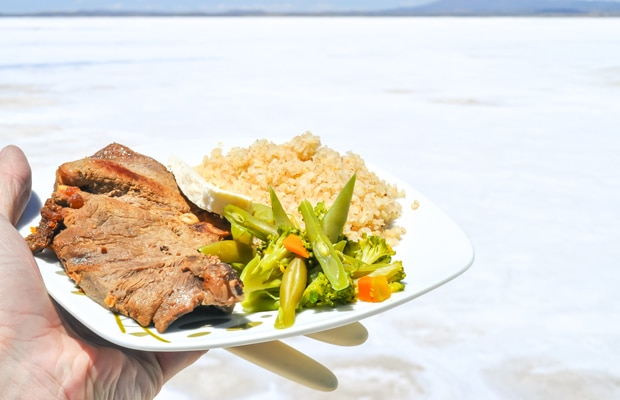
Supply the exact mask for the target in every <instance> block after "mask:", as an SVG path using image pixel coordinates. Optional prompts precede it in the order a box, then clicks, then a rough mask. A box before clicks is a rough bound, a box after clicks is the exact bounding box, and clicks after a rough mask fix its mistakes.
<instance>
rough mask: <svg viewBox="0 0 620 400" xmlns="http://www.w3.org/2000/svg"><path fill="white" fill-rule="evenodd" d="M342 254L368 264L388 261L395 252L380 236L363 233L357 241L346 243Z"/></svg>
mask: <svg viewBox="0 0 620 400" xmlns="http://www.w3.org/2000/svg"><path fill="white" fill-rule="evenodd" d="M344 254H345V255H347V256H350V257H353V258H354V259H356V260H358V261H360V262H361V263H363V264H369V265H370V264H376V263H389V262H390V261H391V260H392V256H393V255H394V254H396V252H395V251H394V250H393V249H392V247H391V246H390V245H389V244H388V243H387V242H386V241H385V239H384V238H382V237H381V236H377V235H366V234H364V235H363V236H362V238H361V239H360V240H359V241H357V242H354V241H350V242H349V243H347V246H346V247H345V249H344Z"/></svg>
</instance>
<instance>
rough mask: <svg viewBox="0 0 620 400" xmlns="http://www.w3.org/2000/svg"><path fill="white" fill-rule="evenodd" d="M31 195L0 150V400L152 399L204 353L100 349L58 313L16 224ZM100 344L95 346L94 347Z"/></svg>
mask: <svg viewBox="0 0 620 400" xmlns="http://www.w3.org/2000/svg"><path fill="white" fill-rule="evenodd" d="M30 193H31V171H30V166H29V164H28V161H27V160H26V157H25V156H24V153H23V152H22V151H21V150H20V149H19V148H17V147H15V146H7V147H5V148H3V149H2V150H0V371H1V373H0V387H1V388H2V389H1V390H2V395H1V396H0V397H2V398H25V399H26V398H27V399H42V398H44V399H51V398H53V399H73V398H75V399H92V398H94V399H152V398H153V397H154V396H155V395H156V394H157V393H158V392H159V390H160V389H161V387H162V385H163V384H164V383H165V382H166V381H167V380H169V379H170V378H171V377H172V376H173V375H175V374H176V373H178V372H179V371H181V370H182V369H183V368H185V367H187V366H188V365H190V364H192V363H193V362H194V361H196V360H197V359H198V358H199V357H200V356H201V355H203V354H204V352H178V353H151V352H139V351H132V350H127V349H122V348H117V347H114V346H113V345H110V344H103V345H102V344H101V343H102V341H101V340H100V339H92V338H91V339H90V340H89V338H88V337H87V336H86V335H81V334H80V333H78V331H80V332H82V331H85V330H84V329H80V327H79V326H77V325H76V322H75V321H72V322H71V321H70V319H69V317H67V316H66V315H65V314H64V313H63V312H62V311H61V310H59V309H57V307H56V305H55V304H54V302H53V301H52V300H51V299H50V297H49V296H48V294H47V292H46V290H45V286H44V284H43V281H42V279H41V275H40V273H39V270H38V268H37V265H36V263H35V260H34V257H33V256H32V254H31V252H30V250H29V248H28V246H27V245H26V242H25V240H24V238H23V237H22V236H21V235H20V234H19V232H18V231H17V230H16V229H15V227H14V225H15V224H16V223H17V221H18V220H19V217H20V216H21V214H22V212H23V211H24V209H25V207H26V204H27V202H28V199H29V198H30ZM95 343H99V344H95Z"/></svg>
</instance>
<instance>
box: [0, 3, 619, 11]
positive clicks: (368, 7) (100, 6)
mask: <svg viewBox="0 0 620 400" xmlns="http://www.w3.org/2000/svg"><path fill="white" fill-rule="evenodd" d="M433 1H436V0H306V1H295V0H288V1H287V0H228V1H222V0H174V1H173V0H169V1H166V0H0V13H30V12H41V11H78V10H80V11H89V10H91V11H92V10H108V11H109V10H116V11H172V12H187V11H200V12H223V11H228V10H231V9H232V10H264V11H273V12H295V11H297V12H313V11H376V10H385V9H392V8H399V7H410V6H417V5H422V4H425V3H432V2H433ZM495 1H496V0H477V1H475V2H473V3H471V4H479V3H482V4H495ZM504 1H506V0H504ZM526 1H528V0H514V3H519V2H526ZM529 1H530V2H531V1H533V0H529ZM585 1H587V0H585ZM607 1H613V2H619V1H620V0H607ZM461 2H462V3H463V4H468V2H467V1H466V0H461ZM544 2H547V3H548V2H556V3H567V2H570V0H547V1H544ZM544 2H543V1H542V0H541V3H544ZM468 5H470V4H468Z"/></svg>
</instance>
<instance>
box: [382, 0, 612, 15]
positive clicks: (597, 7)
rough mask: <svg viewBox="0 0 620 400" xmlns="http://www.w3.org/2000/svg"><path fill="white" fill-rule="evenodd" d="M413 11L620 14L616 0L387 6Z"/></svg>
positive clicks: (455, 0)
mask: <svg viewBox="0 0 620 400" xmlns="http://www.w3.org/2000/svg"><path fill="white" fill-rule="evenodd" d="M386 12H391V13H394V14H410V15H460V16H473V15H620V3H617V2H613V1H544V0H492V1H488V0H439V1H436V2H433V3H429V4H425V5H420V6H417V7H407V8H398V9H394V10H387V11H386Z"/></svg>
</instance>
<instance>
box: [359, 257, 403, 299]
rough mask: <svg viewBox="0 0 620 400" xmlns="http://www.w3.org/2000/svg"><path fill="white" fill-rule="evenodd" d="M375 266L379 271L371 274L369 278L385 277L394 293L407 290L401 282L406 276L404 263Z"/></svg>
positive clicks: (395, 262)
mask: <svg viewBox="0 0 620 400" xmlns="http://www.w3.org/2000/svg"><path fill="white" fill-rule="evenodd" d="M375 265H376V266H377V269H375V270H374V271H372V272H371V273H369V274H368V276H381V275H383V276H385V277H386V278H387V281H388V285H389V286H390V290H391V292H392V293H394V292H400V291H401V290H403V289H404V288H405V285H404V284H403V283H402V282H401V281H402V280H403V279H405V276H406V274H405V268H404V267H403V263H402V261H394V262H392V263H390V264H375Z"/></svg>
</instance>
